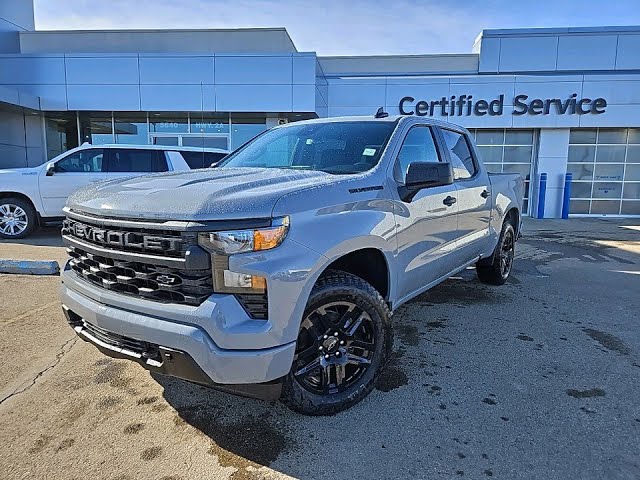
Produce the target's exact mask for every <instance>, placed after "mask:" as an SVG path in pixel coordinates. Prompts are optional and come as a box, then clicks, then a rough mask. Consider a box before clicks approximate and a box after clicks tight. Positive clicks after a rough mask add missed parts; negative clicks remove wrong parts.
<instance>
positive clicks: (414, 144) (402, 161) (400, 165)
mask: <svg viewBox="0 0 640 480" xmlns="http://www.w3.org/2000/svg"><path fill="white" fill-rule="evenodd" d="M439 161H440V158H439V157H438V152H437V150H436V144H435V142H434V140H433V134H432V132H431V129H430V128H429V127H426V126H425V127H423V126H415V127H412V128H411V130H409V133H407V136H406V137H405V138H404V142H403V143H402V147H401V148H400V152H399V153H398V159H397V160H396V164H395V170H394V178H395V179H396V181H397V182H398V183H404V181H405V177H406V175H407V170H408V169H409V164H411V163H414V162H434V163H438V162H439Z"/></svg>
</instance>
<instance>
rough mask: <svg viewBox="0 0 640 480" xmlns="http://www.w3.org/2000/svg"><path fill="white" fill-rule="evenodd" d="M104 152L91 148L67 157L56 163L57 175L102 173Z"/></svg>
mask: <svg viewBox="0 0 640 480" xmlns="http://www.w3.org/2000/svg"><path fill="white" fill-rule="evenodd" d="M103 159H104V150H103V149H101V148H91V149H87V150H80V151H79V152H75V153H72V154H70V155H67V156H66V157H64V158H63V159H61V160H59V161H57V162H56V166H55V171H56V172H57V173H80V172H82V173H96V172H103V171H104V162H103Z"/></svg>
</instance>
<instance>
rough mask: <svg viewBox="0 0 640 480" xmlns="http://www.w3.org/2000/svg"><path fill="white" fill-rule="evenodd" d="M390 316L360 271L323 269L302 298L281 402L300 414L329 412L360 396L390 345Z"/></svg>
mask: <svg viewBox="0 0 640 480" xmlns="http://www.w3.org/2000/svg"><path fill="white" fill-rule="evenodd" d="M390 317H391V313H390V312H389V308H388V307H387V304H386V303H385V301H384V299H383V298H382V296H381V295H380V293H378V291H377V290H376V289H375V288H373V287H372V286H371V285H370V284H369V283H367V282H366V281H364V280H363V279H361V278H360V277H357V276H355V275H351V274H349V273H345V272H340V271H329V272H327V273H325V274H323V275H322V276H321V277H320V279H319V280H318V282H317V283H316V285H315V286H314V287H313V290H312V291H311V295H310V297H309V301H308V302H307V307H306V309H305V313H304V317H303V320H302V324H301V327H300V333H299V335H298V342H297V346H296V352H295V356H294V360H293V365H292V368H291V372H290V373H289V375H288V376H287V377H286V378H285V382H284V386H283V391H282V397H281V400H282V402H283V403H285V404H286V405H287V406H289V407H290V408H291V409H293V410H295V411H297V412H300V413H303V414H305V415H331V414H334V413H337V412H340V411H341V410H345V409H347V408H349V407H351V406H353V405H355V404H356V403H358V402H359V401H360V400H362V399H363V398H364V397H366V396H367V395H368V394H369V392H371V390H372V389H373V387H374V384H375V381H376V379H377V377H378V376H379V375H380V372H381V371H382V369H383V368H384V366H385V364H386V362H387V359H388V358H389V355H390V352H391V349H392V347H393V333H392V329H391V321H390Z"/></svg>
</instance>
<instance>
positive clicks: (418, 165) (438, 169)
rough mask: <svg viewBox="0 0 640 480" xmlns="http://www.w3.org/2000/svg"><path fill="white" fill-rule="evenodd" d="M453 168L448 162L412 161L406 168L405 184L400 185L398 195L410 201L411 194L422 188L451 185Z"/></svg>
mask: <svg viewBox="0 0 640 480" xmlns="http://www.w3.org/2000/svg"><path fill="white" fill-rule="evenodd" d="M452 183H453V169H452V168H451V164H450V163H445V162H439V163H432V162H413V163H410V164H409V167H408V168H407V175H406V177H405V184H404V185H403V186H402V187H400V197H401V198H402V200H404V201H411V199H412V198H413V196H414V195H415V194H416V193H417V192H419V191H420V190H422V189H423V188H429V187H439V186H442V185H451V184H452Z"/></svg>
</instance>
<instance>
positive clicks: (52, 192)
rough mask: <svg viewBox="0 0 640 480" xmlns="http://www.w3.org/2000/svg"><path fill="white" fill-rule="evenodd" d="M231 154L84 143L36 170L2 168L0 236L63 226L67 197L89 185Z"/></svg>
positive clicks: (201, 164)
mask: <svg viewBox="0 0 640 480" xmlns="http://www.w3.org/2000/svg"><path fill="white" fill-rule="evenodd" d="M226 154H227V152H225V151H224V150H220V149H211V148H209V149H203V148H198V147H191V148H190V147H166V146H157V145H91V144H88V143H85V144H84V145H82V146H80V147H77V148H74V149H72V150H69V151H67V152H65V153H63V154H61V155H58V156H57V157H55V158H54V159H52V160H51V161H49V162H47V163H45V164H44V165H40V166H38V167H33V168H16V169H8V170H0V238H23V237H26V236H27V235H29V234H30V233H31V232H33V230H34V229H35V228H36V227H37V226H38V225H44V224H50V223H58V222H60V221H61V220H62V217H63V213H62V208H63V207H64V205H65V202H66V201H67V197H68V196H69V195H71V194H72V193H73V192H74V191H75V190H77V189H78V188H80V187H84V186H85V185H89V184H91V183H94V182H100V181H103V180H109V179H113V178H119V177H133V176H137V175H143V174H146V173H153V172H170V171H180V170H189V169H192V168H205V167H208V166H210V165H212V164H214V163H217V162H218V161H220V160H221V159H222V158H223V157H224V156H225V155H226Z"/></svg>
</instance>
